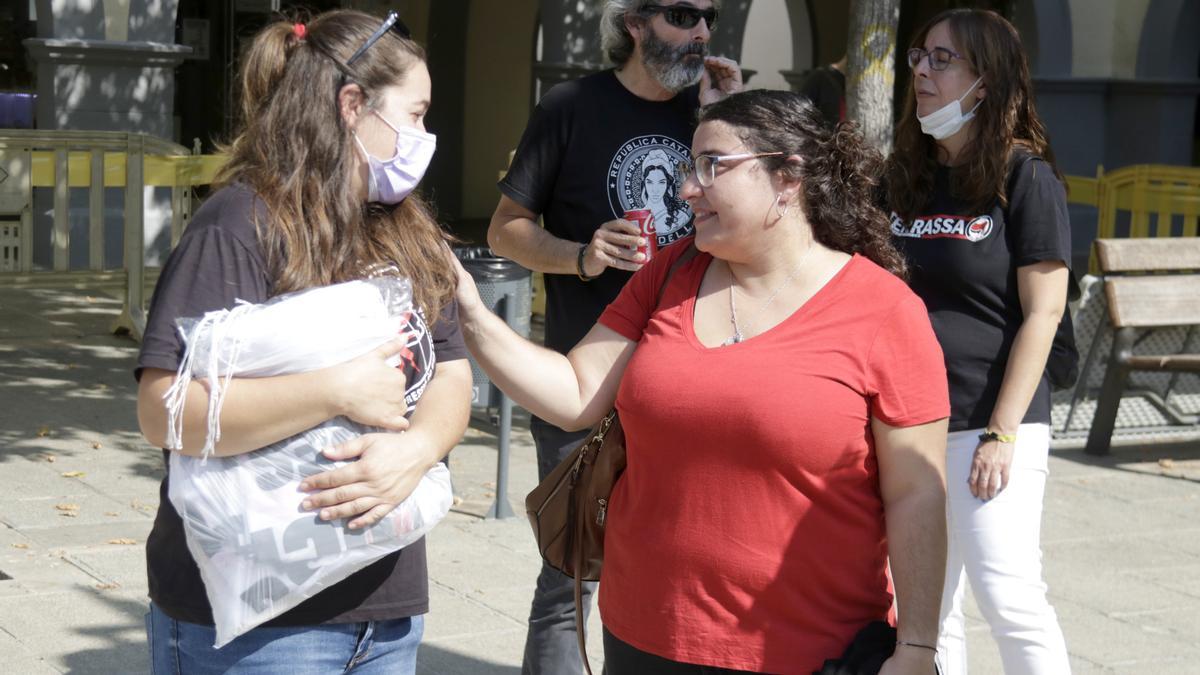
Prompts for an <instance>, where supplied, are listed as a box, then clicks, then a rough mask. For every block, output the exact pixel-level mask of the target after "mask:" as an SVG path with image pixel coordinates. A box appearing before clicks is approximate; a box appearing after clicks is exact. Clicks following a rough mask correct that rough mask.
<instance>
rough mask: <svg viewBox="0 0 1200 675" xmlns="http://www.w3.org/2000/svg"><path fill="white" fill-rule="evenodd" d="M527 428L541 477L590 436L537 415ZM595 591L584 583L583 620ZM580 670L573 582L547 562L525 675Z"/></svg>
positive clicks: (535, 605)
mask: <svg viewBox="0 0 1200 675" xmlns="http://www.w3.org/2000/svg"><path fill="white" fill-rule="evenodd" d="M529 431H530V433H532V434H533V442H534V445H535V446H537V456H538V480H544V479H545V478H546V476H547V475H548V474H549V473H550V472H551V471H553V470H554V468H555V467H557V466H558V464H559V462H562V461H563V459H565V458H566V456H567V455H569V454H571V451H572V450H574V449H575V448H576V447H578V446H579V444H580V443H582V442H583V439H584V437H585V436H587V434H588V432H587V431H586V430H585V431H563V430H562V429H559V428H558V427H556V426H553V425H551V424H549V423H548V422H545V421H543V420H540V419H536V418H535V419H534V420H533V421H532V422H530V424H529ZM595 590H596V583H595V582H591V581H589V582H586V583H584V584H583V617H584V620H585V621H586V620H587V616H588V614H589V613H590V610H591V606H592V593H593V592H594V591H595ZM581 672H583V659H582V658H580V656H579V644H578V639H577V638H576V636H575V580H574V579H572V578H571V577H569V576H567V575H565V574H563V573H562V572H559V571H558V570H556V569H554V568H553V567H550V566H549V565H547V564H546V563H545V562H543V563H542V571H541V572H540V573H539V574H538V578H537V586H536V588H535V589H534V591H533V603H532V605H531V606H530V609H529V632H528V633H526V636H525V658H524V660H523V662H522V663H521V675H563V674H564V673H581Z"/></svg>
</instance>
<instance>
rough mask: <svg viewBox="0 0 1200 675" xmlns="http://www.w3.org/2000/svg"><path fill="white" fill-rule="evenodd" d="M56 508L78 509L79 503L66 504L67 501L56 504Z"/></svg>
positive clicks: (62, 509)
mask: <svg viewBox="0 0 1200 675" xmlns="http://www.w3.org/2000/svg"><path fill="white" fill-rule="evenodd" d="M54 508H56V509H58V510H59V511H78V510H79V505H78V504H66V503H64V504H55V505H54Z"/></svg>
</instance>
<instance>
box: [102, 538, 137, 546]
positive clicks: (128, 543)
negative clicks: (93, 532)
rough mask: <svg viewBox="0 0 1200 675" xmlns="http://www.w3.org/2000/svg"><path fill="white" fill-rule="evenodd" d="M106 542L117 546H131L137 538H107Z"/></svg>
mask: <svg viewBox="0 0 1200 675" xmlns="http://www.w3.org/2000/svg"><path fill="white" fill-rule="evenodd" d="M108 543H110V544H116V545H118V546H133V545H134V544H136V543H137V539H130V538H129V537H121V538H119V539H109V540H108Z"/></svg>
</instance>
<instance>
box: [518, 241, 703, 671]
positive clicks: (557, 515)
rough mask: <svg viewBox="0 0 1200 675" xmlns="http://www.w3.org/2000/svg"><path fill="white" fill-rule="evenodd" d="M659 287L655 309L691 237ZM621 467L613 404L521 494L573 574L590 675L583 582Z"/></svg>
mask: <svg viewBox="0 0 1200 675" xmlns="http://www.w3.org/2000/svg"><path fill="white" fill-rule="evenodd" d="M687 247H688V249H687V250H686V251H684V252H683V255H681V256H679V259H677V260H676V261H675V262H674V263H672V264H671V269H670V270H669V271H668V272H667V276H666V278H665V279H663V283H662V285H661V286H660V287H659V289H658V300H657V301H656V302H655V303H654V304H655V307H656V308H657V306H658V304H659V303H661V302H662V296H663V292H664V291H665V290H666V288H667V284H668V283H669V282H670V281H671V277H672V276H674V275H675V271H676V270H678V269H679V268H680V267H681V266H683V264H684V263H686V262H687V261H688V260H691V259H692V258H694V257H695V256H696V247H695V245H694V244H693V243H692V241H691V240H689V241H688V243H687ZM624 470H625V432H624V431H623V430H622V429H621V420H620V418H619V417H617V410H616V408H613V409H612V410H611V411H609V413H608V414H607V415H605V416H604V419H602V420H600V421H599V422H598V423H597V424H596V426H595V427H593V428H592V430H591V432H590V433H588V435H587V438H585V439H584V441H583V443H582V444H581V445H580V446H579V447H578V448H575V450H574V451H572V452H571V454H570V455H568V456H567V458H566V459H565V460H563V461H562V463H560V464H559V465H558V466H557V467H555V469H554V471H551V472H550V475H548V476H546V479H545V480H543V481H542V482H541V483H538V486H537V487H535V488H534V489H533V491H532V492H530V493H529V496H527V497H525V512H526V514H528V516H529V523H530V524H531V525H533V536H534V538H535V539H537V544H538V551H540V552H541V554H542V557H543V558H544V559H545V560H546V563H547V564H548V565H550V566H551V567H553V568H555V569H557V570H559V571H560V572H562V573H563V574H566V575H567V576H570V577H574V578H575V630H576V635H577V636H578V637H579V653H580V655H581V656H582V657H583V665H584V668H586V669H587V672H588V675H591V673H592V668H591V666H590V665H589V664H588V660H587V647H586V640H585V637H584V626H583V582H585V581H599V580H600V566H601V564H602V563H603V562H604V523H605V520H606V519H607V517H608V503H609V502H608V500H609V497H610V495H612V491H613V487H614V486H615V485H616V484H617V479H618V478H620V477H621V472H623V471H624Z"/></svg>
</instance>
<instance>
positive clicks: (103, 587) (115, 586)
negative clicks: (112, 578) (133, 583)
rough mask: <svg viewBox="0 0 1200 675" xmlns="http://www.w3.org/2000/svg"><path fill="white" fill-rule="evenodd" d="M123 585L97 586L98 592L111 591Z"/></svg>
mask: <svg viewBox="0 0 1200 675" xmlns="http://www.w3.org/2000/svg"><path fill="white" fill-rule="evenodd" d="M120 587H121V584H96V590H100V591H111V590H113V589H115V588H120Z"/></svg>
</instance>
